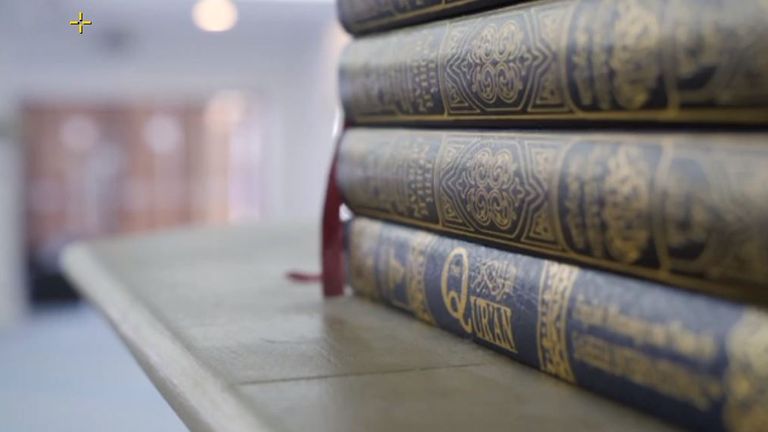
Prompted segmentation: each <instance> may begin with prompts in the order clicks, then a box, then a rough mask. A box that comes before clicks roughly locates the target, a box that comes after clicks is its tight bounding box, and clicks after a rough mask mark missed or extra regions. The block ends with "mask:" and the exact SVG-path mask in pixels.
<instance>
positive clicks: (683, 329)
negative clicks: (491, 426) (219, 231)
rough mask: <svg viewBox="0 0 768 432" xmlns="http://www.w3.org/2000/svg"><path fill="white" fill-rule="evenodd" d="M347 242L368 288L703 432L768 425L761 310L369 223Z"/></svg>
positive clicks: (357, 277)
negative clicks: (706, 431) (704, 431)
mask: <svg viewBox="0 0 768 432" xmlns="http://www.w3.org/2000/svg"><path fill="white" fill-rule="evenodd" d="M347 241H348V253H349V282H350V284H351V286H352V287H353V288H354V290H355V291H356V292H357V293H359V294H362V295H364V296H366V297H369V298H372V299H375V300H378V301H382V302H384V303H387V304H390V305H392V306H395V307H397V308H399V309H401V310H404V311H406V312H407V313H409V314H411V315H413V316H415V317H417V318H419V319H421V320H423V321H425V322H427V323H430V324H433V325H436V326H438V327H441V328H443V329H445V330H448V331H450V332H453V333H455V334H457V335H460V336H463V337H466V338H470V339H472V340H474V341H475V342H477V343H479V344H481V345H484V346H486V347H489V348H492V349H494V350H496V351H498V352H500V353H503V354H505V355H507V356H509V357H511V358H513V359H515V360H517V361H520V362H522V363H525V364H527V365H530V366H532V367H534V368H537V369H539V370H541V371H543V372H546V373H548V374H550V375H553V376H555V377H557V378H560V379H562V380H565V381H567V382H569V383H572V384H575V385H578V386H582V387H584V388H587V389H589V390H592V391H594V392H597V393H599V394H602V395H604V396H608V397H610V398H613V399H615V400H618V401H620V402H622V403H624V404H627V405H629V406H633V407H635V408H639V409H641V410H644V411H646V412H649V413H651V414H653V415H656V416H658V417H660V418H663V419H666V420H668V421H671V422H674V423H677V424H679V425H682V426H685V427H689V428H691V429H694V430H701V431H703V430H713V431H719V430H729V431H762V430H768V411H766V409H765V407H767V406H768V387H766V383H768V356H766V353H768V314H766V312H765V311H763V310H761V309H757V308H751V307H746V306H743V305H740V304H737V303H731V302H729V301H726V300H720V299H716V298H712V297H708V296H704V295H699V294H694V293H687V292H684V291H681V290H677V289H674V288H669V287H667V286H663V285H659V284H656V283H650V282H645V281H641V280H636V279H631V278H625V277H621V276H615V275H612V274H609V273H603V272H600V271H596V270H589V269H582V268H579V267H575V266H571V265H568V264H563V263H558V262H554V261H548V260H544V259H539V258H534V257H530V256H524V255H520V254H516V253H512V252H504V251H500V250H496V249H492V248H487V247H484V246H481V245H477V244H473V243H468V242H464V241H460V240H454V239H451V238H448V237H440V236H437V235H434V234H430V233H427V232H426V231H418V230H414V229H409V228H404V227H398V226H396V225H390V224H386V223H381V222H378V221H374V220H370V219H364V218H357V219H354V220H353V221H352V222H351V225H350V226H348V237H347ZM469 402H470V403H471V401H469ZM553 409H556V408H554V407H553Z"/></svg>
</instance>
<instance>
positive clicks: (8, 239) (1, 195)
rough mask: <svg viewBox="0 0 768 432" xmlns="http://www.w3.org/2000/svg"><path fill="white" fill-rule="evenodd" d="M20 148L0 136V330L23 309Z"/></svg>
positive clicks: (11, 321)
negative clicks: (0, 175) (0, 176)
mask: <svg viewBox="0 0 768 432" xmlns="http://www.w3.org/2000/svg"><path fill="white" fill-rule="evenodd" d="M21 153H22V152H21V147H20V146H19V145H18V143H16V142H14V141H11V140H10V139H8V138H7V137H6V138H3V137H2V136H0V173H2V178H0V329H2V328H4V327H7V326H9V325H10V324H11V323H13V322H14V321H15V320H16V319H17V318H18V317H19V316H21V315H22V313H23V312H24V308H25V301H26V293H25V292H24V291H23V284H22V269H23V262H22V255H21V250H22V249H21V242H22V238H21V237H22V230H21V229H20V227H21V226H22V216H21V211H22V210H21V205H20V203H21V189H22V187H21V178H22V175H21V174H22V173H21Z"/></svg>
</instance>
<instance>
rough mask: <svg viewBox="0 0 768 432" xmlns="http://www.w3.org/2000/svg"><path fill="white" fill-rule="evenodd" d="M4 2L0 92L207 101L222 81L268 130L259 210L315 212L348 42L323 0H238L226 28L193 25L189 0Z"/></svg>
mask: <svg viewBox="0 0 768 432" xmlns="http://www.w3.org/2000/svg"><path fill="white" fill-rule="evenodd" d="M12 3H13V4H12V5H9V4H8V3H6V6H5V7H6V8H10V9H11V10H10V11H9V13H11V15H12V16H15V18H14V19H11V20H9V22H11V24H10V26H9V27H10V28H9V29H6V30H5V31H4V33H5V32H7V33H8V35H7V36H9V37H11V38H13V39H14V43H13V44H10V45H11V46H10V53H11V57H12V58H13V62H12V65H11V66H10V68H11V70H10V76H11V80H0V81H5V82H3V83H0V97H2V94H4V93H5V94H10V95H11V98H12V99H15V100H33V101H39V100H45V101H50V100H56V99H58V100H66V101H71V100H75V99H76V100H80V101H86V102H87V101H96V102H98V101H103V100H107V101H114V100H139V101H147V100H152V101H160V102H166V101H174V100H177V101H188V100H195V101H205V100H207V99H208V98H211V97H213V96H214V95H215V94H216V92H218V91H222V90H225V91H231V90H235V91H237V92H240V93H242V94H244V95H246V97H249V96H252V97H253V98H255V99H257V100H258V102H259V107H260V115H261V116H262V118H261V119H260V121H261V122H262V123H263V124H264V125H265V128H264V129H265V132H266V135H265V138H264V146H263V150H262V151H263V154H262V155H261V157H262V158H263V161H264V164H263V166H264V172H263V173H261V174H260V175H259V179H258V180H259V181H260V182H262V183H263V185H264V189H263V190H262V195H263V200H264V205H263V206H262V208H263V212H262V213H261V217H262V218H263V219H265V220H285V221H287V220H293V219H302V220H309V219H317V218H319V214H320V205H321V199H322V193H323V181H324V178H325V174H326V170H327V165H328V162H329V160H330V156H331V150H332V145H333V143H332V141H331V132H332V128H333V119H334V115H335V111H336V105H337V94H336V72H335V71H336V62H337V58H338V55H339V52H340V50H341V48H342V46H343V45H344V43H345V40H346V35H345V34H344V33H343V32H342V31H341V30H340V28H339V27H338V25H337V24H336V15H335V9H334V4H333V2H332V1H330V0H325V1H324V0H315V1H312V0H308V1H305V0H293V1H279V0H276V1H269V0H266V1H237V2H236V3H237V5H238V7H239V10H240V18H239V22H238V24H237V26H236V27H235V28H234V29H233V30H231V31H228V32H225V33H205V32H203V31H201V30H199V29H197V28H196V27H195V26H194V24H193V23H192V20H191V18H190V9H191V7H192V5H193V4H194V2H191V1H180V0H168V1H163V2H157V1H150V0H135V1H131V2H122V1H95V0H91V1H89V0H85V1H80V2H77V1H74V0H56V1H47V0H30V1H28V2H27V1H25V2H12ZM79 10H83V11H84V12H85V14H86V18H89V19H91V20H92V21H93V23H94V24H93V26H91V27H87V28H86V29H85V34H84V35H82V36H81V35H78V34H77V31H75V29H74V28H71V27H69V26H68V25H66V19H70V18H68V17H69V16H70V15H72V16H73V17H74V16H75V15H76V14H77V11H79ZM6 16H8V15H6ZM62 19H64V20H65V21H64V22H62ZM0 36H6V35H2V34H0ZM2 87H5V88H4V89H3V88H2Z"/></svg>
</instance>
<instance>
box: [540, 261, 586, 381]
mask: <svg viewBox="0 0 768 432" xmlns="http://www.w3.org/2000/svg"><path fill="white" fill-rule="evenodd" d="M578 274H579V269H578V268H576V267H574V266H570V265H567V264H561V263H556V262H553V261H547V262H546V263H545V264H544V270H543V271H542V274H541V281H540V282H539V308H538V313H539V317H538V320H537V322H536V346H537V347H538V350H539V369H541V370H542V371H544V372H547V373H549V374H552V375H554V376H556V377H558V378H560V379H563V380H565V381H568V382H571V383H575V382H576V378H575V377H574V375H573V371H572V370H571V365H570V362H569V360H568V345H567V344H568V337H567V333H566V325H567V313H568V303H569V301H570V297H571V291H572V290H573V282H574V281H575V280H576V277H577V276H578Z"/></svg>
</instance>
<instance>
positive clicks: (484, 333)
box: [440, 247, 517, 353]
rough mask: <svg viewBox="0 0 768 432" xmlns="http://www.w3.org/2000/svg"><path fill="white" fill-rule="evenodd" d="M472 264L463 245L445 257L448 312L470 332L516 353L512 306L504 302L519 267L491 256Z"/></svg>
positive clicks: (443, 276) (442, 286)
mask: <svg viewBox="0 0 768 432" xmlns="http://www.w3.org/2000/svg"><path fill="white" fill-rule="evenodd" d="M483 258H486V257H483ZM470 266H471V264H470V261H469V255H468V253H467V250H466V249H465V248H462V247H458V248H455V249H453V250H452V251H451V253H450V254H448V257H446V259H445V263H444V265H443V271H442V274H441V283H440V290H441V294H442V298H443V303H444V305H445V308H446V310H447V311H448V314H449V315H451V316H452V317H453V318H455V319H456V320H457V321H458V322H459V324H460V325H461V327H462V328H463V330H464V331H465V332H466V333H467V334H470V335H473V336H475V337H477V338H478V339H482V340H484V341H486V342H489V343H492V344H494V345H496V346H498V347H501V348H504V349H505V350H507V351H510V352H513V353H516V352H517V347H516V345H515V338H514V334H513V329H512V318H513V313H512V309H511V308H510V307H508V306H506V305H505V304H504V303H503V302H504V301H505V300H508V298H509V296H510V295H511V291H512V289H513V287H514V280H515V275H516V274H517V269H516V268H515V267H514V266H512V265H511V264H510V263H509V262H508V261H499V260H494V259H491V258H490V257H488V258H487V259H484V260H483V261H482V262H481V263H478V264H477V266H476V268H475V267H470Z"/></svg>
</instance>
